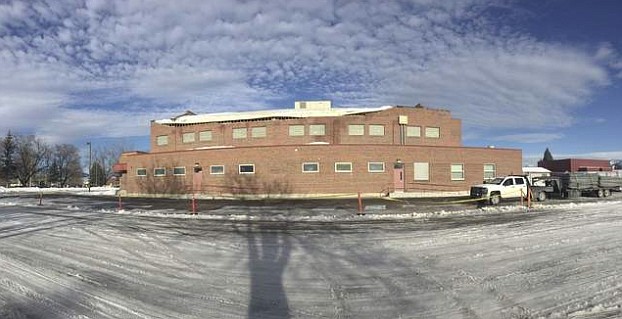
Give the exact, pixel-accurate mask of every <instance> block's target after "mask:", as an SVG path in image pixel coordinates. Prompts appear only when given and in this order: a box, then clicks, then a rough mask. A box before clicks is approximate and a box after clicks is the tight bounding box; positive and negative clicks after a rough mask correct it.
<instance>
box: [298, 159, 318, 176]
mask: <svg viewBox="0 0 622 319" xmlns="http://www.w3.org/2000/svg"><path fill="white" fill-rule="evenodd" d="M306 165H315V166H316V169H315V170H313V171H307V170H305V166H306ZM300 169H301V170H302V172H303V173H304V174H308V173H319V172H320V162H303V163H302V165H301V167H300Z"/></svg>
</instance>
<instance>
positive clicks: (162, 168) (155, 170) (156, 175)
mask: <svg viewBox="0 0 622 319" xmlns="http://www.w3.org/2000/svg"><path fill="white" fill-rule="evenodd" d="M158 170H162V171H163V173H162V174H158V173H157V171H158ZM153 176H155V177H163V176H166V167H154V168H153Z"/></svg>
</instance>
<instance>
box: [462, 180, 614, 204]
mask: <svg viewBox="0 0 622 319" xmlns="http://www.w3.org/2000/svg"><path fill="white" fill-rule="evenodd" d="M621 190H622V178H620V177H613V176H600V175H598V174H594V173H556V174H554V175H553V176H550V177H541V178H538V179H533V180H531V179H530V178H528V177H527V176H521V175H511V176H505V177H498V178H495V179H493V180H491V181H489V182H486V183H484V184H480V185H473V186H472V187H471V192H470V195H471V198H473V199H480V202H488V203H489V204H491V205H496V204H498V203H499V202H500V201H501V200H502V199H512V198H521V197H523V198H527V196H528V195H529V196H531V198H532V199H535V200H537V201H545V200H546V199H547V198H551V197H557V198H576V197H579V196H596V197H608V196H610V195H611V192H615V191H618V192H619V191H621Z"/></svg>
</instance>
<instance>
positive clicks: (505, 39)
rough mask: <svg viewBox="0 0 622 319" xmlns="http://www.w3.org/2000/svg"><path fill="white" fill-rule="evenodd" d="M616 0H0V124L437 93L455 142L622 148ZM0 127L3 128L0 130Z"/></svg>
mask: <svg viewBox="0 0 622 319" xmlns="http://www.w3.org/2000/svg"><path fill="white" fill-rule="evenodd" d="M620 12H622V2H620V1H618V0H599V1H590V0H525V1H523V0H521V1H519V0H516V1H512V0H448V1H436V0H410V1H409V0H401V1H381V0H375V1H362V0H356V1H340V0H332V1H328V0H314V1H309V0H274V1H272V0H269V1H261V0H245V1H233V0H227V1H224V0H223V1H216V0H215V1H170V0H153V1H146V0H144V1H138V0H136V1H112V0H76V1H70V0H47V1H37V0H28V1H26V0H23V1H10V0H9V1H6V0H4V1H0V70H2V72H1V75H2V76H0V130H2V131H8V130H11V131H12V132H15V133H18V134H37V135H39V136H42V137H44V138H46V139H47V140H48V141H49V142H50V143H75V144H81V145H84V143H85V142H86V141H94V143H104V142H109V141H115V140H122V141H125V143H127V141H130V143H133V144H134V145H135V147H136V148H139V149H143V150H147V148H148V134H149V121H150V120H152V119H161V118H168V117H171V116H173V115H177V114H179V113H182V112H184V111H185V110H188V109H190V110H193V111H194V112H196V113H204V112H222V111H246V110H258V109H269V108H270V109H271V108H291V107H293V103H294V101H295V100H305V99H308V100H313V99H330V100H332V101H333V105H337V106H370V107H375V106H381V105H395V104H400V105H415V104H417V103H421V104H423V105H426V106H430V107H438V108H445V109H449V110H451V111H452V113H453V115H454V116H455V117H458V118H461V119H462V120H463V128H464V132H463V136H464V144H465V145H468V146H485V145H495V146H497V147H516V148H522V149H523V153H524V156H525V157H541V156H542V154H543V152H544V149H545V148H546V147H549V148H550V149H551V151H552V153H553V156H555V157H562V156H590V157H591V156H597V157H604V158H622V142H621V138H620V136H621V134H620V131H621V127H622V107H621V106H620V102H621V101H622V90H621V87H620V86H621V84H622V35H621V34H620V30H622V22H621V21H622V19H620V18H619V13H620ZM0 134H2V135H4V134H5V132H0Z"/></svg>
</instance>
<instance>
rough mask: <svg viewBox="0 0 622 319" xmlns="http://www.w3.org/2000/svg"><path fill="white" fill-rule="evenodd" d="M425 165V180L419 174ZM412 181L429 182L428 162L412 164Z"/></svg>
mask: <svg viewBox="0 0 622 319" xmlns="http://www.w3.org/2000/svg"><path fill="white" fill-rule="evenodd" d="M424 164H425V178H424V177H423V176H422V175H421V174H420V171H421V170H422V169H423V168H422V167H423V165H424ZM413 180H414V181H430V162H414V163H413Z"/></svg>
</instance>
